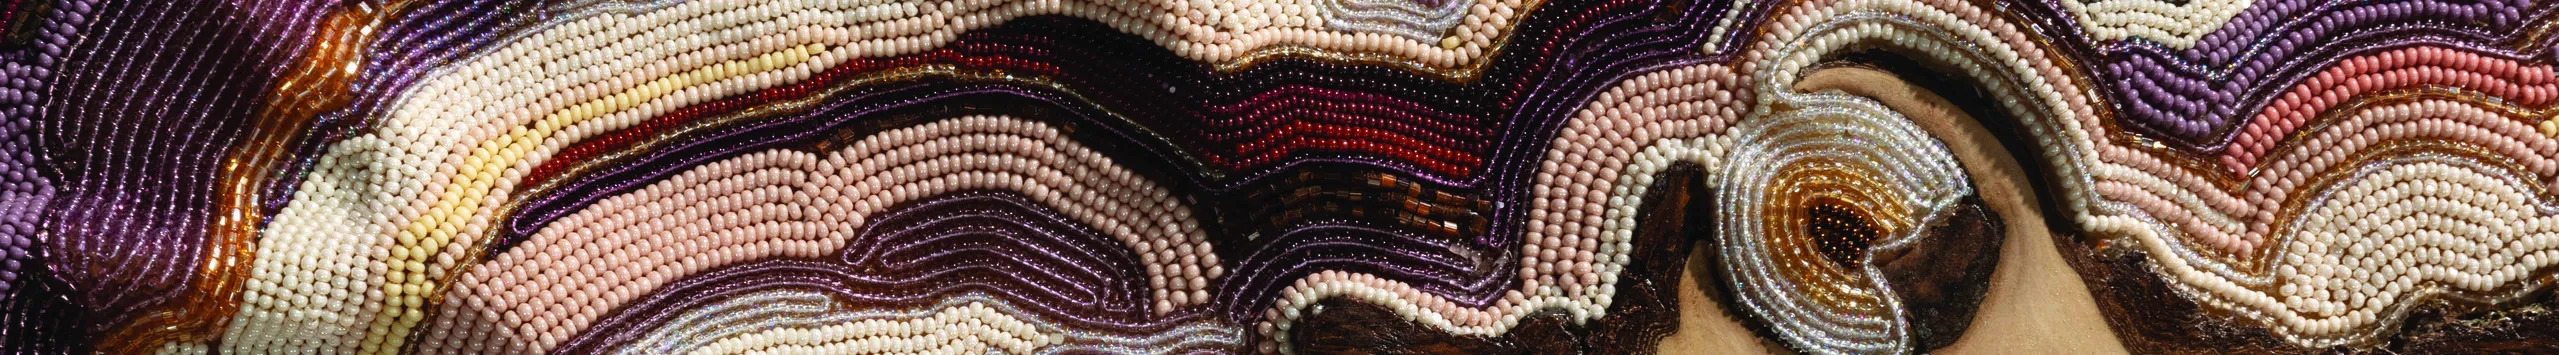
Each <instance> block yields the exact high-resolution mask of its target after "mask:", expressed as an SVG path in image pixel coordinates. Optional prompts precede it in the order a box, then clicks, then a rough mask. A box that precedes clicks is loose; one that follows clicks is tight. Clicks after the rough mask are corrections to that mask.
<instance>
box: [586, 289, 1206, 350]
mask: <svg viewBox="0 0 2559 355" xmlns="http://www.w3.org/2000/svg"><path fill="white" fill-rule="evenodd" d="M963 304H974V305H985V306H987V308H989V309H992V310H994V311H996V312H997V313H1001V314H1004V315H1007V316H1011V317H1014V318H1015V319H1018V320H1020V321H1022V322H1025V323H1028V324H1031V325H1033V326H1034V327H1035V328H1036V329H1037V333H1040V334H1049V335H1053V337H1051V338H1049V340H1047V345H1042V346H1034V347H1032V348H1033V349H1030V351H1027V352H1038V353H1061V352H1063V353H1080V352H1111V353H1124V354H1184V353H1190V352H1195V351H1198V350H1204V349H1236V348H1238V346H1239V343H1240V342H1242V340H1243V339H1242V337H1243V334H1242V332H1241V331H1240V330H1238V329H1235V328H1233V327H1229V326H1225V325H1223V321H1221V320H1218V319H1216V318H1215V317H1190V318H1188V320H1187V321H1182V322H1179V323H1175V324H1176V325H1174V326H1172V327H1171V329H1164V330H1160V331H1153V332H1142V333H1143V334H1142V335H1135V336H1132V335H1128V334H1129V333H1130V332H1126V331H1121V330H1120V329H1107V330H1088V329H1077V328H1074V327H1072V326H1070V325H1066V324H1063V323H1059V322H1054V321H1050V320H1047V319H1044V318H1043V317H1039V316H1037V315H1033V314H1029V313H1025V312H1023V311H1022V310H1021V309H1020V308H1019V307H1015V306H1013V305H1011V304H1010V302H1008V301H1005V300H1003V299H999V298H994V297H989V296H987V295H986V294H981V293H965V294H959V295H951V296H949V297H947V298H943V299H942V300H941V301H940V304H937V305H934V306H932V307H929V308H918V309H907V310H896V309H863V308H858V307H856V305H852V304H845V303H843V302H840V301H838V300H836V299H835V298H834V297H832V296H829V295H827V294H825V293H819V292H815V291H806V290H800V289H794V288H779V289H768V290H762V291H756V292H752V293H747V294H741V295H735V296H730V297H727V298H724V299H721V300H720V301H719V302H717V303H713V304H710V305H707V306H702V307H698V308H691V309H684V310H681V313H679V314H678V315H676V316H674V317H672V318H670V319H669V320H668V321H667V322H665V323H656V324H653V325H651V328H650V329H648V330H647V331H646V333H645V335H642V336H640V338H639V340H637V341H634V342H631V343H628V344H622V345H621V346H618V347H617V348H616V349H614V351H615V353H616V354H622V355H639V354H674V353H692V352H696V351H702V350H703V349H706V347H705V345H708V344H710V343H712V342H715V341H721V340H730V339H737V338H741V337H740V336H739V335H742V334H747V333H752V332H757V331H763V330H770V329H775V328H785V329H815V328H820V327H824V326H828V325H836V324H849V323H855V322H863V321H876V320H889V321H895V320H901V319H917V318H923V317H926V316H930V315H932V314H931V313H930V312H933V311H935V310H941V309H949V308H953V307H956V306H959V305H963ZM813 343H816V342H812V341H804V340H793V341H789V342H776V343H774V344H773V346H768V347H767V348H770V347H778V346H782V345H812V344H813ZM1008 350H1011V349H1008ZM1013 352H1016V353H1024V352H1026V351H1013Z"/></svg>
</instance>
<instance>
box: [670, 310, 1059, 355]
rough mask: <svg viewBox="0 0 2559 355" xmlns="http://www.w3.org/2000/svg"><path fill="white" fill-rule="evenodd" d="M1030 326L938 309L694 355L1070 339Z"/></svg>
mask: <svg viewBox="0 0 2559 355" xmlns="http://www.w3.org/2000/svg"><path fill="white" fill-rule="evenodd" d="M1049 328H1054V327H1053V326H1043V325H1039V324H1032V323H1030V322H1025V321H1023V320H1022V319H1018V318H1015V317H1014V316H1013V315H1011V314H1005V312H1001V311H998V310H996V309H995V308H993V307H988V306H987V305H986V304H985V303H978V302H970V303H967V304H963V305H957V306H948V307H938V308H937V309H935V310H933V313H932V315H930V316H923V317H913V318H909V319H865V320H859V321H853V322H849V323H838V324H832V325H826V326H821V327H790V328H779V329H768V330H764V331H759V332H754V333H747V334H741V335H737V336H734V337H730V338H727V339H721V340H719V341H715V342H712V343H711V344H709V345H706V346H703V347H702V348H699V349H694V350H693V351H692V352H691V353H693V354H877V353H924V354H985V353H987V352H988V351H989V350H1002V351H1004V352H1006V353H1013V354H1029V353H1032V352H1033V351H1034V350H1037V349H1039V348H1041V347H1046V346H1050V345H1054V344H1057V343H1059V342H1062V341H1064V340H1065V338H1066V336H1065V335H1063V334H1058V333H1057V332H1056V331H1055V330H1052V329H1049Z"/></svg>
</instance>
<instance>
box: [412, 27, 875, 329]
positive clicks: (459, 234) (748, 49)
mask: <svg viewBox="0 0 2559 355" xmlns="http://www.w3.org/2000/svg"><path fill="white" fill-rule="evenodd" d="M796 4H797V3H779V4H763V5H754V6H745V7H735V6H726V7H724V6H719V5H718V4H712V5H704V6H700V7H684V6H678V7H676V8H673V9H668V10H666V11H659V12H653V13H652V14H664V13H669V12H672V13H676V14H679V15H682V14H685V13H686V12H688V11H697V10H698V11H700V12H706V13H707V15H704V16H698V17H690V18H685V19H684V20H680V21H675V22H677V24H676V25H673V26H632V25H631V24H632V23H635V22H638V23H647V22H665V21H652V20H653V19H667V18H670V17H655V16H650V15H643V16H640V17H638V18H636V19H634V18H632V17H627V16H604V17H599V18H600V19H601V20H594V19H590V20H588V21H580V22H574V23H572V24H571V25H569V26H566V28H564V29H561V30H557V31H551V32H552V33H559V32H563V31H565V32H569V33H572V34H571V35H567V36H536V37H534V39H535V40H536V43H541V42H544V41H542V40H544V39H552V38H562V39H560V40H559V42H567V43H569V46H568V47H567V48H571V49H572V50H575V49H580V48H596V47H598V46H599V45H600V44H602V43H615V44H611V45H609V46H614V47H620V46H622V44H620V43H633V42H630V41H614V42H607V41H608V39H610V38H613V37H617V36H613V35H614V33H613V32H624V31H629V30H638V29H650V30H659V31H664V30H665V29H676V30H682V29H697V28H693V27H692V26H688V25H687V24H692V23H697V22H701V23H706V24H705V25H703V26H708V27H710V28H721V27H732V28H730V30H720V31H713V32H711V34H710V37H711V38H713V39H715V40H727V41H732V42H735V41H743V42H744V43H739V44H726V45H715V46H713V47H710V48H709V49H706V50H702V51H686V52H687V53H688V54H687V55H682V56H677V57H676V58H675V59H674V61H673V62H672V64H669V63H670V62H668V61H658V62H655V63H652V64H651V65H649V66H647V67H644V68H646V69H647V70H641V71H636V72H624V73H621V74H619V75H617V76H615V77H612V78H607V79H603V81H591V82H589V83H588V84H584V85H581V86H579V87H577V88H575V89H568V90H569V91H566V92H564V93H565V95H562V94H563V92H553V93H551V94H547V95H546V97H544V98H543V99H541V100H538V101H535V103H534V105H533V106H534V107H533V109H531V110H525V109H516V110H511V111H507V113H506V114H505V115H504V116H503V117H502V118H501V119H500V120H499V122H494V123H495V124H497V126H496V127H511V128H502V129H480V130H475V131H476V132H488V133H496V132H504V134H503V136H502V137H499V139H495V140H480V139H484V138H481V137H487V136H485V135H472V136H470V138H466V139H468V140H466V141H465V142H468V141H478V142H480V143H479V144H477V146H478V148H477V149H473V150H471V151H470V153H469V154H468V155H455V156H453V157H456V158H459V159H460V161H459V163H460V166H459V167H460V168H462V169H461V171H459V172H456V174H455V175H450V176H452V177H454V178H447V179H442V181H445V182H447V183H451V184H454V185H453V186H451V187H450V188H445V189H443V190H444V192H445V193H444V194H442V195H441V197H440V198H437V199H436V201H437V202H436V203H435V204H433V205H432V206H434V207H431V208H430V209H429V210H428V211H427V213H426V214H425V215H423V216H420V217H421V218H418V219H416V220H413V221H412V223H410V224H408V227H407V228H405V229H402V230H400V231H399V233H398V234H396V235H395V236H396V237H397V238H398V239H399V240H400V241H401V242H402V243H401V244H402V245H403V246H405V247H406V248H407V249H415V250H416V251H413V252H410V253H405V254H406V255H401V254H404V253H394V261H393V265H395V266H398V265H407V267H395V268H393V269H392V271H393V273H392V274H391V275H389V277H388V279H389V281H390V282H391V284H390V285H387V286H386V287H387V288H386V291H387V292H386V293H387V294H388V296H389V297H392V300H393V301H396V302H394V304H393V306H395V307H386V309H385V312H384V313H383V314H381V315H380V316H378V317H376V318H374V321H373V322H372V326H371V327H370V329H368V331H367V337H366V338H367V344H368V349H386V350H387V349H393V348H397V347H399V346H400V345H401V344H400V343H401V342H402V341H403V339H405V338H406V334H408V333H409V329H411V328H413V327H414V326H415V325H416V324H417V323H418V322H420V321H423V320H424V319H423V314H421V313H420V312H417V311H416V307H418V304H419V303H420V302H417V301H416V299H417V298H419V297H422V296H423V295H425V294H429V293H435V292H437V291H436V289H437V288H439V286H440V285H436V284H433V283H431V282H430V280H431V279H436V278H438V275H439V274H442V273H445V272H447V270H448V269H450V268H452V267H455V266H456V265H454V263H453V260H454V259H459V258H460V256H461V255H463V254H464V253H466V251H467V248H466V247H467V246H470V245H474V244H475V243H474V242H473V239H474V238H473V237H475V236H478V235H480V234H482V233H483V232H482V231H483V230H485V228H486V226H487V225H488V224H489V223H490V220H489V219H488V218H487V217H486V216H491V215H494V214H495V208H497V207H498V206H499V205H501V204H503V201H504V199H505V198H506V197H505V196H507V195H509V194H510V193H511V191H512V186H511V185H512V184H513V182H515V181H516V180H517V179H520V174H522V172H523V171H524V170H527V169H526V168H527V167H529V166H530V165H532V164H538V162H539V160H538V159H539V158H536V157H526V156H525V155H527V154H528V153H532V152H528V150H536V151H542V152H543V153H546V154H547V152H548V151H550V150H555V149H557V148H556V147H557V146H558V145H565V143H558V142H559V141H562V140H552V141H553V142H555V143H553V144H552V146H551V147H534V146H535V145H536V144H534V143H533V142H538V141H544V140H551V139H548V138H549V137H550V136H551V135H552V133H553V132H556V131H558V130H559V129H560V128H561V127H563V126H570V125H574V124H578V123H581V122H583V121H586V120H588V119H590V118H595V117H598V116H604V115H607V114H608V113H622V114H624V115H622V116H619V117H617V118H619V119H608V120H607V121H608V122H614V123H619V124H620V125H621V126H627V125H628V124H630V123H635V122H637V121H638V120H639V119H642V118H644V117H645V116H650V115H655V114H657V112H631V111H630V109H633V108H635V106H639V105H642V104H643V103H652V104H654V105H649V106H647V107H636V108H641V109H643V110H644V111H665V110H672V109H674V108H676V107H680V106H681V105H683V104H690V103H693V102H699V101H705V100H709V99H713V98H718V97H724V96H730V95H735V94H740V93H744V92H748V91H751V90H755V89H760V88H762V87H770V86H772V85H777V84H779V83H780V82H782V81H785V80H797V79H799V78H804V77H806V76H807V75H808V74H809V73H813V72H814V71H815V70H816V69H817V67H820V66H823V65H830V64H832V63H824V64H818V63H807V62H808V61H809V60H808V59H809V57H811V56H812V55H814V54H816V53H820V52H823V47H822V45H809V44H797V45H795V44H793V42H798V43H807V42H811V41H816V40H821V39H823V38H820V37H821V36H820V35H818V33H821V32H820V31H821V30H824V29H822V28H819V27H815V26H813V25H817V24H819V23H816V22H817V21H804V20H800V19H805V18H807V17H806V16H796V15H797V14H803V13H804V12H802V11H801V10H802V9H798V8H795V7H793V6H792V5H796ZM712 11H718V12H712ZM784 12H789V13H791V14H794V16H787V17H782V18H780V19H779V20H780V21H781V22H784V23H802V24H803V26H789V27H785V26H775V25H774V24H773V22H775V21H776V20H775V19H772V16H773V15H776V14H780V13H784ZM845 14H849V12H846V13H838V14H835V15H834V16H822V17H826V18H841V17H844V16H843V15H845ZM702 19H708V20H702ZM661 27H662V28H661ZM738 28H743V29H746V30H760V31H764V32H767V33H768V34H762V35H757V34H753V33H752V32H741V31H735V30H736V29H738ZM590 29H592V30H601V31H605V32H602V33H592V34H595V35H586V34H578V33H577V32H578V31H582V30H590ZM697 30H698V29H697ZM785 31H787V32H785ZM776 32H778V33H776ZM652 33H671V32H652ZM563 37H565V38H563ZM644 38H645V37H644ZM694 39H697V40H692V41H683V40H679V41H673V42H671V43H673V44H674V45H676V46H698V45H706V44H711V42H713V41H712V40H699V39H702V37H695V38H694ZM541 44H542V46H539V47H535V48H544V49H551V48H560V47H557V46H555V45H556V44H557V43H541ZM658 45H660V44H654V43H653V44H649V46H652V48H654V46H658ZM733 46H743V47H733ZM785 46H791V47H789V48H788V49H783V47H785ZM677 51H684V50H683V49H682V48H681V47H679V48H678V50H677ZM543 52H550V51H543ZM613 52H615V51H611V50H605V51H602V52H588V53H586V54H572V55H569V56H568V58H565V59H564V60H566V64H561V62H562V60H563V59H551V60H532V61H526V62H521V63H528V64H529V65H538V66H541V67H543V68H545V71H546V72H558V71H559V70H560V69H559V68H562V67H592V68H604V69H611V68H615V67H620V66H617V65H600V66H590V65H582V64H590V63H587V62H589V61H591V60H589V61H581V60H579V58H594V57H598V56H597V55H594V53H613ZM706 53H707V55H706ZM757 53H761V54H760V55H758V54H757ZM655 54H659V52H655V51H641V52H639V53H636V54H633V53H627V51H625V53H621V55H611V56H604V57H608V58H624V57H630V56H634V55H637V56H643V57H646V56H652V55H655ZM741 56H745V57H744V58H743V59H742V60H741V59H731V60H726V61H722V60H721V59H722V58H740V57H741ZM841 56H842V55H840V54H839V55H836V56H830V57H834V58H841ZM501 57H503V56H501ZM537 58H557V57H556V56H537ZM484 59H485V58H484ZM643 59H645V58H643ZM501 62H504V61H501ZM702 64H710V65H709V66H708V67H704V68H700V69H692V70H689V71H685V72H681V73H671V72H673V71H675V70H673V69H672V68H681V67H685V66H696V65H702ZM513 67H516V68H524V65H516V66H513ZM786 68H788V69H791V70H790V71H788V72H784V71H780V70H784V69H786ZM572 70H573V71H571V72H570V75H568V76H567V78H569V79H571V80H581V79H585V80H592V79H598V78H597V77H600V76H602V73H603V72H594V71H587V69H572ZM582 72H583V73H596V74H592V75H579V74H580V73H582ZM776 76H791V78H776ZM650 77H657V78H656V79H655V80H648V79H649V78H650ZM643 80H647V83H646V84H636V83H639V82H641V81H643ZM598 84H603V85H598ZM550 87H557V86H550ZM706 91H707V92H706ZM514 92H516V93H525V92H532V93H541V92H544V90H521V91H514ZM616 92H619V93H616ZM517 97H518V98H523V97H530V95H518V96H517ZM662 99H664V100H662ZM570 102H578V103H577V104H575V105H569V104H568V103H570ZM501 103H502V104H503V103H504V101H501ZM466 107H467V106H466ZM484 107H487V108H495V107H498V106H484ZM484 112H485V111H484ZM529 112H530V113H531V114H528V113H529ZM544 112H547V114H546V113H544ZM535 116H540V117H543V119H542V120H539V121H534V122H530V123H529V125H530V127H529V128H528V127H526V126H525V125H527V124H528V123H527V122H523V120H524V119H527V118H531V117H535ZM396 117H397V115H396V114H395V121H394V122H395V123H396V122H397V120H396ZM484 127H485V126H484ZM587 127H590V128H592V126H587ZM613 128H618V127H613ZM602 130H604V129H593V131H602ZM588 131H589V130H587V129H575V130H571V133H572V134H576V133H587V132H588ZM465 145H468V144H465ZM429 146H433V145H429ZM451 146H452V147H460V146H464V145H451ZM528 148H530V149H528ZM448 159H452V158H448ZM452 162H453V161H450V160H448V163H452ZM456 178H458V179H456ZM430 254H434V255H437V256H436V257H435V258H434V260H430V258H429V255H430ZM429 261H434V262H433V263H432V264H426V262H429ZM421 264H425V265H421ZM377 342H378V343H380V345H379V346H372V345H371V344H374V343H377Z"/></svg>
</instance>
